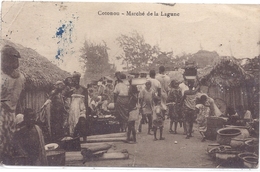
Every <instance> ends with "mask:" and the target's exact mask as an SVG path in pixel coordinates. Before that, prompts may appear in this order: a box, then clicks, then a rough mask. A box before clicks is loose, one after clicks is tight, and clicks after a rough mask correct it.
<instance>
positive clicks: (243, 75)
mask: <svg viewBox="0 0 260 172" xmlns="http://www.w3.org/2000/svg"><path fill="white" fill-rule="evenodd" d="M206 73H208V74H205V75H204V76H201V77H200V83H201V85H202V86H204V87H206V88H207V89H204V92H206V93H207V94H208V95H209V96H210V97H212V98H214V99H218V100H223V101H224V102H225V104H226V106H231V107H234V108H236V107H237V106H239V105H243V106H244V107H245V108H247V109H250V108H251V104H252V102H251V101H252V97H253V92H252V90H253V87H254V81H253V80H254V79H253V76H252V75H251V74H249V73H248V72H246V71H245V70H244V69H243V68H242V67H241V66H240V64H239V63H238V62H237V61H236V59H235V58H224V59H222V60H221V61H220V62H219V63H218V64H216V65H215V66H214V67H213V68H212V70H211V71H210V72H208V71H206Z"/></svg>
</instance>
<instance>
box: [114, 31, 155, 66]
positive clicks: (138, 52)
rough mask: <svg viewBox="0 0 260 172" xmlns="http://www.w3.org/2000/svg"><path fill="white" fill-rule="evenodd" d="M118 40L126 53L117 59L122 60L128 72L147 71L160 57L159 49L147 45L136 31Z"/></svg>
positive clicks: (122, 35)
mask: <svg viewBox="0 0 260 172" xmlns="http://www.w3.org/2000/svg"><path fill="white" fill-rule="evenodd" d="M116 40H117V42H118V43H119V46H120V47H121V48H122V49H123V52H124V53H123V54H121V55H120V56H118V57H117V59H118V60H119V59H122V61H123V64H124V65H126V69H127V70H128V71H131V70H147V69H149V66H150V65H151V64H152V63H153V61H154V59H156V58H157V57H158V54H159V47H158V46H151V45H150V44H148V43H146V42H145V39H144V37H143V36H142V35H140V34H139V33H137V32H136V31H133V32H132V33H130V35H124V34H121V36H119V37H118V38H117V39H116Z"/></svg>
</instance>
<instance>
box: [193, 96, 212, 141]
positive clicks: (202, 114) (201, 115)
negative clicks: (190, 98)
mask: <svg viewBox="0 0 260 172" xmlns="http://www.w3.org/2000/svg"><path fill="white" fill-rule="evenodd" d="M206 102H207V96H206V95H202V96H201V97H200V99H199V102H198V103H199V104H197V105H196V110H197V114H198V115H197V123H198V124H199V132H200V134H201V135H202V140H201V141H202V142H203V141H205V140H206V137H205V134H204V133H205V132H206V130H207V119H206V118H207V117H208V116H209V105H207V104H206Z"/></svg>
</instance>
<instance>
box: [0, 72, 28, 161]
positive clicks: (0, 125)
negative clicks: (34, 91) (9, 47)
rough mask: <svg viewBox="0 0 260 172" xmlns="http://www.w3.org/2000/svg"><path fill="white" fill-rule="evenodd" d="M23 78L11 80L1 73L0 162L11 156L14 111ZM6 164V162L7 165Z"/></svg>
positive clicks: (22, 86) (20, 75)
mask: <svg viewBox="0 0 260 172" xmlns="http://www.w3.org/2000/svg"><path fill="white" fill-rule="evenodd" d="M24 81H25V78H24V76H23V75H22V74H21V73H19V77H16V78H12V77H10V76H9V75H6V74H5V73H3V72H1V100H7V101H4V102H1V106H0V111H1V113H0V161H2V160H4V159H6V158H7V159H8V157H11V156H12V152H13V151H12V150H13V147H12V144H11V142H12V137H13V133H14V131H15V110H16V106H17V102H18V100H19V97H20V94H21V92H22V89H23V88H24ZM7 163H8V162H6V164H7Z"/></svg>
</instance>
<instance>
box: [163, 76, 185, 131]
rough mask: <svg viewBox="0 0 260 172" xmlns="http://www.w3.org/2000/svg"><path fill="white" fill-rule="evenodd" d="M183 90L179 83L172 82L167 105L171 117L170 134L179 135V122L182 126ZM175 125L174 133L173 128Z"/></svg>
mask: <svg viewBox="0 0 260 172" xmlns="http://www.w3.org/2000/svg"><path fill="white" fill-rule="evenodd" d="M181 99H182V95H181V90H180V88H179V84H178V82H177V81H175V80H172V81H171V83H170V91H169V93H168V98H167V101H166V102H167V104H168V108H169V117H170V130H169V132H170V133H173V134H177V125H178V122H179V123H180V125H181V124H182V115H181V106H180V103H181ZM173 123H174V131H173V130H172V126H173Z"/></svg>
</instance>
